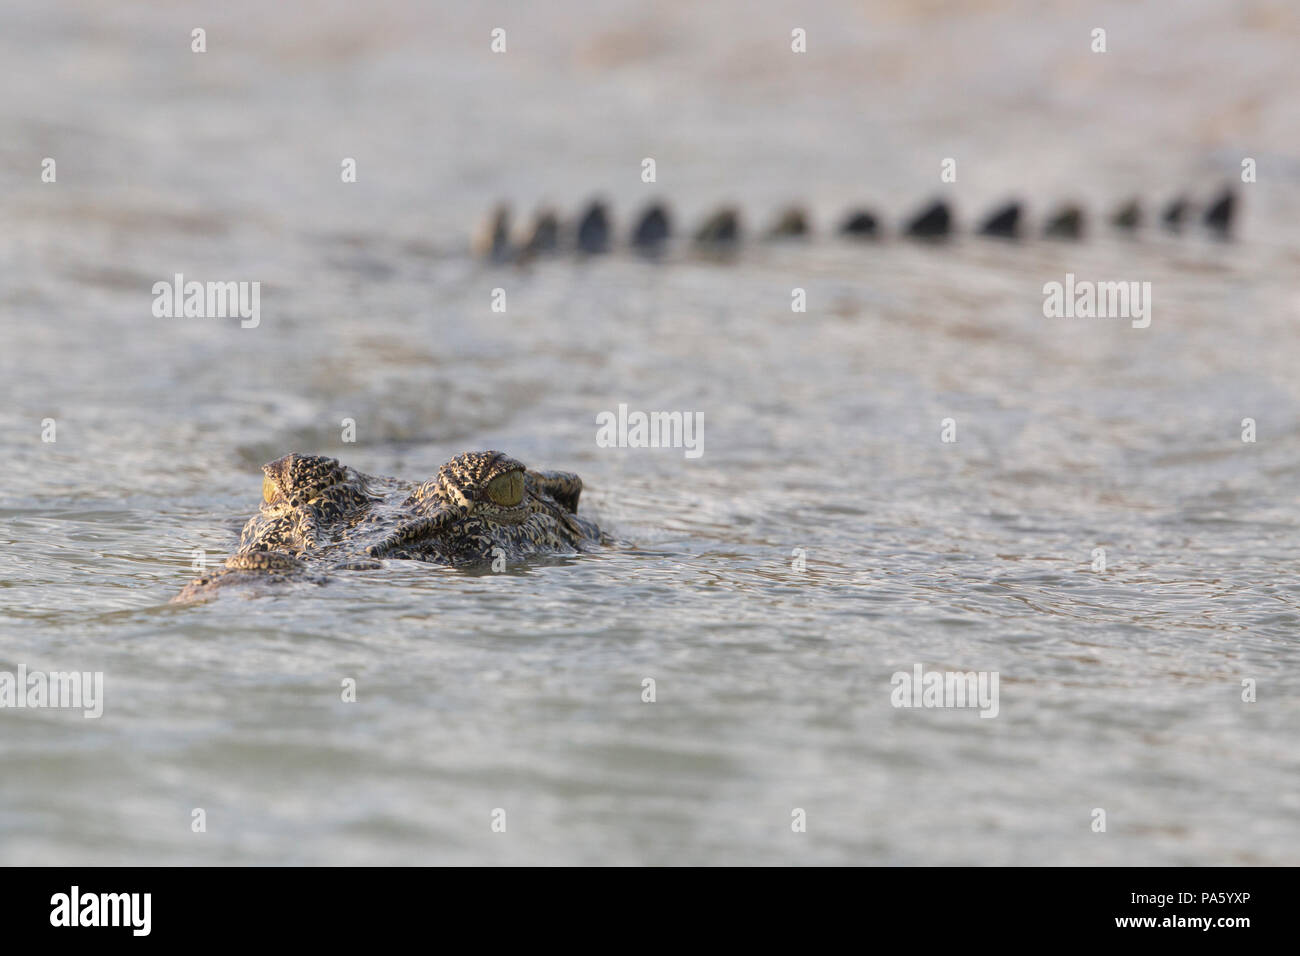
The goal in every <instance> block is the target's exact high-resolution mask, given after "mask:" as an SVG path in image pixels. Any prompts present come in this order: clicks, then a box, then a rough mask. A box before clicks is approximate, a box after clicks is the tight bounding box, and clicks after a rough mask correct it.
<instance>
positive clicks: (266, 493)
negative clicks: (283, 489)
mask: <svg viewBox="0 0 1300 956" xmlns="http://www.w3.org/2000/svg"><path fill="white" fill-rule="evenodd" d="M278 493H279V489H277V488H276V487H275V482H274V481H272V480H271V476H270V475H263V476H262V500H263V501H265V502H266V503H267V504H268V505H269V504H270V503H271V502H272V501H274V500H275V496H276V495H277V494H278Z"/></svg>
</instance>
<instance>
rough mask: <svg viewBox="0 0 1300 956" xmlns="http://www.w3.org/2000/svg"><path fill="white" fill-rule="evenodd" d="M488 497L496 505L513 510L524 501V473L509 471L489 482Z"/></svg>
mask: <svg viewBox="0 0 1300 956" xmlns="http://www.w3.org/2000/svg"><path fill="white" fill-rule="evenodd" d="M487 495H488V497H489V498H491V499H492V501H493V502H495V503H496V504H499V505H501V506H502V507H505V508H513V507H514V506H515V505H517V504H519V502H521V501H523V500H524V473H523V472H522V471H508V472H506V473H505V474H504V475H497V477H495V478H493V479H492V480H491V481H489V482H488V486H487Z"/></svg>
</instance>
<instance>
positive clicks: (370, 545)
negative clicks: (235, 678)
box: [173, 451, 605, 602]
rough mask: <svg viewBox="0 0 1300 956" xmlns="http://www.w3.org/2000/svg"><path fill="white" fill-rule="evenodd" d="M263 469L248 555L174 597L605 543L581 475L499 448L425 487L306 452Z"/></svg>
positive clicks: (244, 536) (448, 468)
mask: <svg viewBox="0 0 1300 956" xmlns="http://www.w3.org/2000/svg"><path fill="white" fill-rule="evenodd" d="M262 473H263V479H262V503H261V506H260V508H259V510H258V513H257V514H255V515H254V516H253V517H252V518H250V519H249V520H248V522H247V523H246V524H245V525H244V528H243V531H242V532H241V534H240V537H239V547H238V550H236V552H235V553H234V554H233V555H231V556H230V557H229V558H228V559H227V560H226V562H225V565H224V566H223V567H221V568H218V569H216V570H214V571H212V572H211V573H208V574H205V575H203V576H201V577H199V578H196V579H195V580H193V581H191V582H190V583H189V584H188V585H186V586H185V588H184V589H183V590H182V591H181V593H180V594H179V595H177V596H176V597H175V598H174V599H173V600H174V601H178V602H188V601H196V600H202V599H205V598H207V597H210V596H213V595H214V594H216V593H217V592H218V591H219V590H220V589H222V588H225V587H227V586H229V585H237V584H242V585H249V584H251V585H279V584H284V583H290V582H308V583H315V584H320V583H324V582H325V581H327V580H328V579H329V576H330V575H329V573H330V572H332V571H343V570H372V569H377V568H381V567H383V561H384V560H387V559H393V560H409V561H425V562H429V563H432V564H438V565H443V566H446V567H453V568H471V567H478V566H484V565H488V564H492V565H493V566H494V567H495V568H499V567H502V566H504V565H503V564H498V563H497V562H514V563H517V562H520V561H523V560H526V559H528V558H531V557H537V556H543V555H559V554H573V553H577V552H580V551H582V550H584V549H586V548H588V547H590V546H592V545H596V544H600V543H602V542H603V541H605V536H604V534H603V532H602V531H601V530H600V528H599V527H597V525H596V524H595V523H594V522H593V521H591V520H590V519H588V518H584V517H581V516H579V515H578V498H579V497H580V495H581V494H582V479H580V478H579V477H578V476H577V475H574V474H570V473H568V472H562V471H533V470H531V469H529V468H527V467H525V466H524V465H523V464H522V463H521V462H519V461H517V460H516V459H514V458H511V457H510V456H509V455H506V454H504V453H502V452H499V451H481V452H466V453H465V454H461V455H457V456H456V457H455V458H452V459H451V460H450V461H448V462H447V463H446V464H444V465H443V466H442V467H441V468H439V469H438V474H437V475H436V476H435V477H433V478H431V479H429V480H427V481H424V482H421V483H415V482H410V481H404V480H402V479H398V478H388V477H385V476H382V475H369V474H365V473H364V472H361V471H358V470H356V469H354V468H350V467H348V466H347V465H344V464H342V463H341V462H339V461H338V460H337V459H335V458H329V457H326V456H323V455H300V454H297V453H293V454H289V455H285V456H284V457H283V458H278V459H276V460H275V461H273V462H270V463H269V464H266V465H263V466H262Z"/></svg>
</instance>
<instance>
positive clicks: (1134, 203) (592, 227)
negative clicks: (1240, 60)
mask: <svg viewBox="0 0 1300 956" xmlns="http://www.w3.org/2000/svg"><path fill="white" fill-rule="evenodd" d="M1237 205H1238V203H1237V195H1236V192H1235V191H1234V190H1233V189H1232V188H1231V187H1230V186H1225V187H1223V188H1222V189H1221V190H1220V191H1219V193H1218V194H1217V195H1215V196H1214V197H1213V198H1211V199H1210V200H1208V201H1207V202H1206V203H1205V204H1204V205H1203V206H1202V207H1200V209H1199V210H1198V208H1197V206H1196V204H1195V203H1194V202H1193V201H1192V200H1191V199H1190V198H1189V197H1188V196H1187V195H1185V194H1180V195H1178V196H1176V197H1174V198H1173V199H1172V200H1170V201H1169V202H1168V203H1167V204H1165V205H1164V206H1163V207H1162V208H1161V210H1160V211H1159V216H1158V220H1159V223H1160V225H1161V227H1162V228H1163V229H1164V230H1166V231H1168V232H1171V233H1181V232H1183V231H1184V229H1185V228H1186V227H1189V226H1190V225H1191V224H1192V222H1193V220H1194V219H1195V218H1196V214H1197V212H1198V211H1199V213H1200V221H1201V223H1202V225H1203V226H1204V227H1205V229H1206V230H1207V231H1208V233H1209V234H1210V235H1211V236H1212V237H1214V238H1216V239H1225V240H1226V239H1230V238H1231V237H1232V232H1233V225H1234V221H1235V219H1236V213H1237ZM1145 218H1146V217H1145V215H1144V212H1143V207H1142V204H1141V202H1140V201H1139V200H1137V199H1128V200H1126V201H1124V202H1123V203H1122V204H1121V205H1120V206H1119V207H1118V208H1117V209H1116V210H1115V211H1114V212H1113V213H1111V214H1110V215H1109V216H1108V217H1107V221H1108V223H1109V225H1110V226H1111V227H1112V228H1113V229H1115V230H1117V231H1119V232H1121V233H1126V234H1129V235H1132V234H1134V233H1136V232H1137V231H1138V230H1139V229H1140V228H1141V227H1142V225H1143V223H1144V220H1145ZM835 231H836V233H837V234H838V235H840V236H843V237H845V238H848V239H858V240H864V239H873V240H874V239H880V238H882V237H884V235H885V234H886V230H885V227H884V224H883V222H882V220H881V218H880V217H879V216H878V215H876V213H875V212H873V211H872V210H870V209H865V208H853V209H850V210H848V211H847V212H846V213H845V214H844V216H843V218H842V219H841V220H840V221H839V224H838V225H837V227H836V230H835ZM957 231H958V227H957V220H956V216H955V214H954V212H953V209H952V206H951V204H950V203H949V202H947V201H946V200H944V199H938V198H936V199H933V200H932V201H930V202H929V203H927V204H926V205H924V206H923V207H921V208H920V209H919V210H918V211H916V212H915V213H913V214H912V215H910V216H909V217H907V218H906V219H905V220H904V221H903V222H902V223H901V224H900V226H899V228H898V232H899V234H901V235H902V236H904V237H907V238H910V239H915V240H923V241H930V242H939V241H942V240H945V239H948V238H950V237H951V236H953V235H954V234H956V233H957ZM975 232H976V234H977V235H979V236H984V237H988V238H992V239H1002V240H1017V239H1022V238H1027V237H1028V236H1029V235H1030V230H1029V228H1028V226H1027V217H1026V215H1025V207H1024V204H1023V203H1022V202H1020V201H1019V200H1010V201H1007V202H1004V203H1003V204H1001V205H999V206H997V207H996V208H994V209H993V210H992V211H990V212H989V213H988V214H987V215H986V216H985V217H984V218H983V219H981V220H979V222H978V225H977V226H976V228H975ZM1087 232H1088V216H1087V214H1086V213H1085V211H1084V209H1083V207H1082V206H1080V205H1079V204H1077V203H1073V202H1066V203H1063V204H1061V205H1060V206H1058V207H1057V208H1056V209H1054V210H1053V211H1052V212H1050V213H1049V214H1048V215H1047V217H1046V218H1045V219H1044V220H1043V221H1042V223H1041V224H1040V226H1039V233H1040V234H1041V235H1042V236H1043V237H1045V238H1049V239H1062V240H1079V239H1083V238H1084V237H1085V236H1086V234H1087ZM812 234H813V228H812V225H811V217H810V216H809V214H808V212H807V211H806V210H805V209H803V208H802V207H800V206H797V205H794V206H788V207H786V208H784V209H782V210H780V211H779V212H778V213H777V215H776V217H775V218H774V220H773V221H772V222H771V224H770V225H769V226H768V227H767V228H766V229H765V230H763V232H762V233H761V236H762V238H763V239H764V240H789V239H804V238H807V237H809V236H811V235H812ZM743 236H744V228H743V222H742V218H741V214H740V211H739V210H738V209H737V208H736V207H734V206H723V207H721V208H720V209H718V210H716V211H715V212H713V213H712V214H710V215H709V216H708V217H706V218H705V219H704V221H703V222H701V223H700V224H699V226H697V227H696V229H695V230H694V231H693V232H692V233H691V234H690V236H689V238H690V241H691V244H692V245H693V247H694V248H695V249H696V250H697V251H700V252H704V253H707V254H720V253H721V254H725V253H728V252H731V251H734V250H735V249H736V248H737V247H738V246H739V244H740V242H741V241H742V238H743ZM673 237H674V232H673V217H672V214H671V212H670V210H669V208H668V206H667V205H666V204H664V203H661V202H654V203H651V204H650V205H649V206H647V207H646V208H645V209H644V210H642V212H641V213H640V214H639V215H638V216H637V217H636V220H635V223H634V225H633V226H632V229H631V231H630V232H629V233H628V235H627V240H626V243H627V247H628V248H630V249H632V250H633V251H635V252H638V253H640V254H642V255H645V256H652V257H653V256H659V255H662V254H663V253H664V252H665V250H666V249H667V247H668V245H669V243H670V242H671V241H672V239H673ZM615 245H616V242H615V232H614V226H613V220H612V216H611V215H610V212H609V207H608V205H607V204H606V203H605V202H604V201H603V200H601V199H593V200H591V201H590V202H589V203H588V204H587V206H586V207H585V208H584V209H583V211H582V212H581V213H580V214H579V215H578V216H576V217H574V218H573V219H572V220H571V221H569V222H564V221H562V220H561V218H560V216H559V214H558V213H556V212H555V210H553V209H550V208H541V209H539V210H537V212H536V213H534V215H533V216H532V217H531V219H529V220H528V221H527V222H525V223H524V224H523V225H522V227H521V228H518V229H516V228H515V227H514V226H513V224H512V219H511V210H510V206H509V205H508V204H507V203H498V204H497V205H496V206H495V207H494V208H493V209H492V211H491V213H490V215H489V216H488V218H487V219H486V221H485V222H484V224H483V226H482V227H481V228H480V230H479V231H478V232H477V233H476V234H475V237H474V239H473V241H472V248H473V250H474V252H475V254H476V255H478V256H479V257H481V258H484V259H486V260H488V261H490V262H495V263H509V262H515V263H527V262H531V261H532V260H533V259H536V258H538V257H540V256H546V255H553V254H556V253H560V252H565V251H576V252H578V253H579V254H582V255H586V256H595V255H600V254H602V253H607V252H611V251H613V249H614V248H615Z"/></svg>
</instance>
